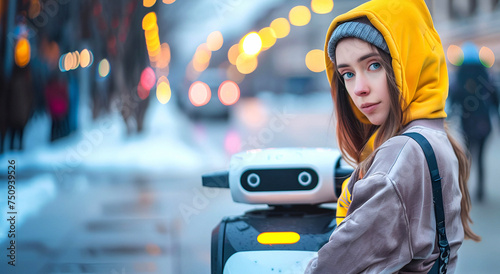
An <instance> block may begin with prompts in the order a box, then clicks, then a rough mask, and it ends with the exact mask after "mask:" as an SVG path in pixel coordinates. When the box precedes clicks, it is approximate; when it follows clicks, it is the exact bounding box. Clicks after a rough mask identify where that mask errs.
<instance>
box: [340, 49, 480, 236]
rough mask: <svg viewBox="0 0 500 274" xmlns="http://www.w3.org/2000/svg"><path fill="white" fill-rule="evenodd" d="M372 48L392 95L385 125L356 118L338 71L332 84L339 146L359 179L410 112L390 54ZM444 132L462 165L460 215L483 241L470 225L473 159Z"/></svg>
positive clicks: (467, 231) (469, 233)
mask: <svg viewBox="0 0 500 274" xmlns="http://www.w3.org/2000/svg"><path fill="white" fill-rule="evenodd" d="M372 47H374V48H375V49H376V50H377V51H378V53H379V54H380V56H381V57H382V60H381V65H382V67H383V68H384V69H385V71H386V74H387V84H388V89H389V94H390V98H391V104H390V111H389V116H388V117H387V119H386V121H385V122H384V123H383V124H382V125H380V126H376V125H372V124H364V123H362V122H361V121H359V120H358V119H357V118H356V115H355V114H354V112H353V110H352V108H351V106H352V105H351V101H350V99H349V94H348V92H347V89H346V88H345V83H344V79H343V78H342V77H341V75H340V73H339V72H338V70H335V75H334V77H333V78H332V79H333V82H334V83H332V85H331V86H332V89H331V94H332V98H333V101H334V105H335V111H336V116H337V140H338V145H339V148H340V151H341V152H342V155H344V158H345V159H346V161H348V162H350V163H351V164H353V165H354V166H357V167H358V168H357V172H356V175H355V176H359V177H360V178H361V177H363V176H364V174H366V172H367V171H368V169H369V168H370V166H371V164H372V163H373V159H374V157H375V151H376V149H377V148H378V147H380V145H382V143H384V142H385V141H387V140H388V139H389V138H391V137H393V136H396V135H399V134H401V133H402V132H401V130H402V128H403V127H404V125H403V123H404V121H406V119H405V118H406V117H405V115H409V113H406V112H403V110H402V109H403V108H402V106H403V107H404V105H403V104H404V102H405V100H404V98H403V97H402V94H401V92H400V90H399V88H398V85H397V83H396V78H395V77H394V70H393V69H392V65H391V62H392V58H391V56H390V55H389V54H388V53H386V52H384V51H383V50H381V49H379V48H377V47H375V46H373V45H372ZM340 117H342V118H340ZM339 118H340V119H339ZM408 118H410V117H408ZM445 131H446V134H447V135H448V139H449V140H450V143H451V145H452V147H453V150H454V152H455V155H456V156H457V159H458V164H459V187H460V191H461V192H462V200H461V202H460V205H461V212H460V217H461V219H462V224H463V227H464V233H465V239H472V240H474V241H480V240H481V237H479V236H478V235H476V234H475V233H474V232H473V231H472V229H471V228H470V224H471V223H472V220H471V218H470V215H469V211H470V208H471V201H470V196H469V189H468V187H467V181H468V179H469V174H470V160H469V157H468V155H467V153H466V152H465V150H464V149H463V148H462V146H461V145H460V143H459V142H458V141H457V140H455V138H453V136H452V135H451V134H450V132H449V129H448V127H447V125H446V123H445ZM373 134H376V137H375V141H374V143H373V151H372V150H371V148H370V147H368V141H369V140H370V137H372V135H373Z"/></svg>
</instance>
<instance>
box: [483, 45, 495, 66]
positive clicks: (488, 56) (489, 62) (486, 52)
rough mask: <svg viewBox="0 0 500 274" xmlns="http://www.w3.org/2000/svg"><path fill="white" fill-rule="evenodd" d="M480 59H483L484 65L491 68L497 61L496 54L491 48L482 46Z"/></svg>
mask: <svg viewBox="0 0 500 274" xmlns="http://www.w3.org/2000/svg"><path fill="white" fill-rule="evenodd" d="M479 60H480V61H481V64H483V66H485V67H487V68H491V67H492V66H493V64H494V63H495V54H494V53H493V51H492V50H491V49H490V48H488V47H482V48H481V49H480V50H479Z"/></svg>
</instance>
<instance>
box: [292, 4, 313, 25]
mask: <svg viewBox="0 0 500 274" xmlns="http://www.w3.org/2000/svg"><path fill="white" fill-rule="evenodd" d="M288 18H289V19H290V24H292V25H294V26H305V25H307V24H308V23H309V21H311V12H310V11H309V9H308V8H307V7H306V6H296V7H293V8H292V9H291V10H290V13H289V14H288Z"/></svg>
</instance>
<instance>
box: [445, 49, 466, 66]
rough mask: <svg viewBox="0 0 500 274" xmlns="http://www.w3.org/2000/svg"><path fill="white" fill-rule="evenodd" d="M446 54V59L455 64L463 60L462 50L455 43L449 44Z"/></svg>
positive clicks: (459, 64) (457, 64)
mask: <svg viewBox="0 0 500 274" xmlns="http://www.w3.org/2000/svg"><path fill="white" fill-rule="evenodd" d="M446 56H447V57H448V61H449V62H450V63H451V64H453V65H455V66H461V65H462V63H463V62H464V52H463V51H462V49H461V48H460V47H459V46H457V45H450V46H449V47H448V50H447V51H446Z"/></svg>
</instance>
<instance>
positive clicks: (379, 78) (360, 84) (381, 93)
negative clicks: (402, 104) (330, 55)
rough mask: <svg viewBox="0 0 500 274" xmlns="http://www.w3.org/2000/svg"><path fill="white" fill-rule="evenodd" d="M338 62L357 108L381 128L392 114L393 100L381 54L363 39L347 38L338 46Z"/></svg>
mask: <svg viewBox="0 0 500 274" xmlns="http://www.w3.org/2000/svg"><path fill="white" fill-rule="evenodd" d="M335 60H336V61H337V64H336V67H337V70H338V71H339V74H340V75H341V76H342V78H343V79H344V82H345V87H346V89H347V92H348V93H349V96H350V97H351V99H352V101H353V102H354V104H355V105H356V107H357V108H358V109H359V110H360V111H361V112H362V113H363V114H364V115H365V116H366V117H367V118H368V120H370V122H371V123H372V124H374V125H381V124H382V123H383V122H384V121H385V120H386V119H387V117H388V115H389V111H390V105H391V99H390V97H389V88H388V84H387V76H386V71H385V69H384V68H383V67H382V65H381V64H382V57H381V56H380V54H379V53H378V51H377V50H376V49H375V47H374V46H372V45H371V44H369V43H367V42H365V41H363V40H360V39H357V38H345V39H342V40H340V42H339V43H338V44H337V48H336V51H335Z"/></svg>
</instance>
